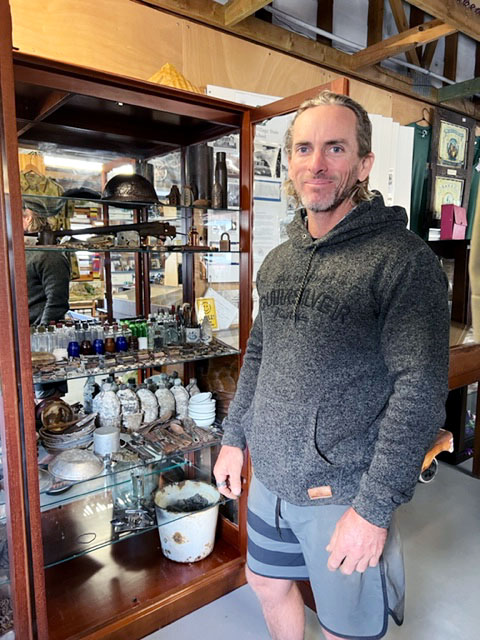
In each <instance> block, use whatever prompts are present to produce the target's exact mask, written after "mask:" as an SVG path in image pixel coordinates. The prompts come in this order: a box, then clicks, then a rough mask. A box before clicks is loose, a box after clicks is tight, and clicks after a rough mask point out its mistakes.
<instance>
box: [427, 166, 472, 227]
mask: <svg viewBox="0 0 480 640" xmlns="http://www.w3.org/2000/svg"><path fill="white" fill-rule="evenodd" d="M464 182H465V181H464V180H458V179H455V178H444V177H441V176H437V177H436V178H435V199H434V204H433V209H434V211H433V214H434V217H435V219H437V220H440V219H441V217H442V204H455V205H457V206H459V207H460V206H461V205H462V196H463V186H464Z"/></svg>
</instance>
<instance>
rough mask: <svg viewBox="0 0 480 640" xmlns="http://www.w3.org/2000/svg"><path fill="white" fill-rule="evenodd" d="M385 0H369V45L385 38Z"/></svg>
mask: <svg viewBox="0 0 480 640" xmlns="http://www.w3.org/2000/svg"><path fill="white" fill-rule="evenodd" d="M384 13H385V0H368V28H367V47H370V46H371V45H372V44H376V43H377V42H381V41H382V39H383V15H384Z"/></svg>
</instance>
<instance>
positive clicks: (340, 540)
mask: <svg viewBox="0 0 480 640" xmlns="http://www.w3.org/2000/svg"><path fill="white" fill-rule="evenodd" d="M387 533H388V530H387V529H383V528H382V527H377V526H376V525H374V524H371V523H370V522H368V521H367V520H365V518H362V517H361V516H359V515H358V513H357V512H356V511H355V510H354V509H352V507H350V509H348V511H346V512H345V513H344V514H343V516H342V517H341V518H340V520H339V521H338V522H337V526H336V527H335V531H334V532H333V535H332V537H331V539H330V542H329V543H328V545H327V547H326V550H327V551H330V556H329V558H328V563H327V566H328V568H329V569H330V571H335V570H336V569H338V568H339V567H340V571H341V572H342V573H344V574H345V575H351V574H352V573H353V572H354V571H358V572H359V573H363V572H364V571H365V570H366V569H367V568H368V567H376V566H377V564H378V561H379V560H380V556H381V555H382V551H383V547H384V546H385V541H386V539H387Z"/></svg>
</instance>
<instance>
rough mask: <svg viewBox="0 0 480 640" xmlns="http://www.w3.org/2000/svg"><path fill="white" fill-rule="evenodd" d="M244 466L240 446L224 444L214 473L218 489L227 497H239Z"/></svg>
mask: <svg viewBox="0 0 480 640" xmlns="http://www.w3.org/2000/svg"><path fill="white" fill-rule="evenodd" d="M242 467H243V451H242V450H241V449H240V448H239V447H230V446H228V445H224V446H223V447H222V448H221V449H220V453H219V454H218V458H217V462H216V463H215V467H214V469H213V475H214V476H215V480H216V481H217V488H218V490H219V491H220V493H223V495H224V496H226V497H227V498H238V496H239V495H240V494H241V493H242V479H241V472H242Z"/></svg>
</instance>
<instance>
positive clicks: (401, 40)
mask: <svg viewBox="0 0 480 640" xmlns="http://www.w3.org/2000/svg"><path fill="white" fill-rule="evenodd" d="M455 31H456V29H455V27H452V26H451V25H449V24H445V23H444V22H442V21H441V20H438V19H435V20H430V22H424V23H423V24H422V25H419V26H418V27H414V28H413V29H408V30H407V31H403V32H402V33H399V34H398V35H396V36H392V37H391V38H387V39H386V40H383V41H382V42H378V43H377V44H373V45H372V46H371V47H367V48H366V49H362V51H358V53H354V54H353V55H352V56H351V58H350V61H351V68H352V69H361V68H362V67H368V66H371V65H373V64H377V63H378V62H381V61H382V60H385V59H386V58H391V57H393V56H395V55H398V54H399V53H403V52H405V51H409V50H412V49H415V47H417V46H418V45H419V44H421V43H423V44H427V43H428V42H431V41H432V40H438V39H439V38H442V37H443V36H448V35H450V34H451V33H455Z"/></svg>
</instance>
